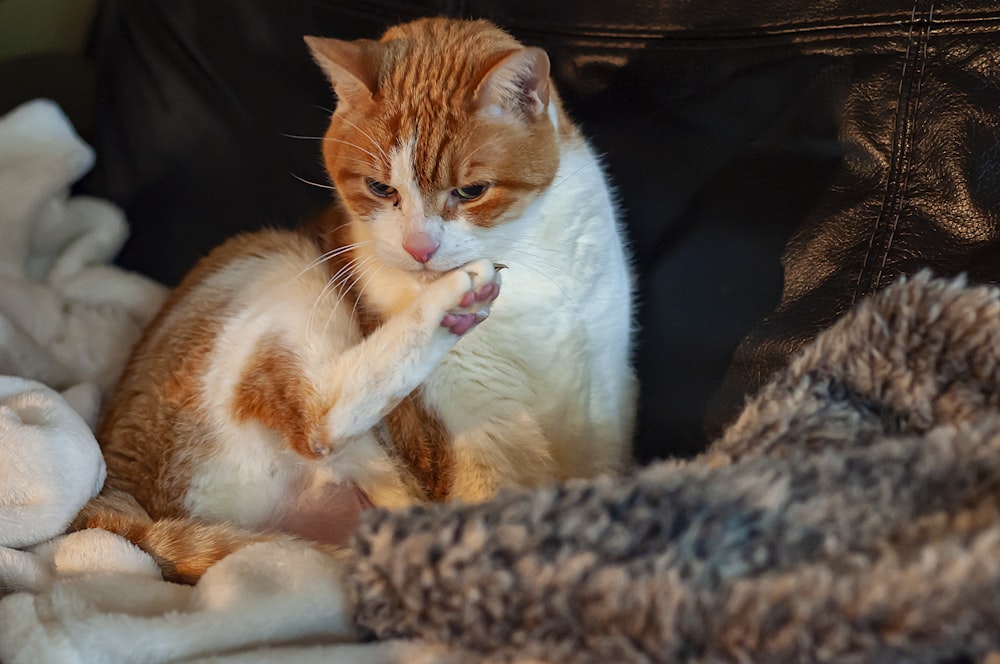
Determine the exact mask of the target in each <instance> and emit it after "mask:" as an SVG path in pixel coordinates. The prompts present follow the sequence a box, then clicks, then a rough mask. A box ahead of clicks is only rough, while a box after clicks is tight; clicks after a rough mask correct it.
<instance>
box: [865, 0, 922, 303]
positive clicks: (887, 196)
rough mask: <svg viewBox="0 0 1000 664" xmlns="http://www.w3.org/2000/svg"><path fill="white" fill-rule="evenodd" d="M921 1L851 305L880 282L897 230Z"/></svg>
mask: <svg viewBox="0 0 1000 664" xmlns="http://www.w3.org/2000/svg"><path fill="white" fill-rule="evenodd" d="M920 2H921V0H915V2H914V5H913V15H912V19H911V22H910V34H909V36H908V38H907V48H906V54H905V56H904V58H903V68H902V71H901V72H900V81H899V95H898V97H897V101H896V122H895V128H894V130H893V137H892V151H891V157H890V160H889V173H888V177H887V179H886V188H885V192H884V194H883V198H882V205H881V208H880V209H879V215H878V218H877V219H876V220H875V224H874V225H873V227H872V234H871V236H870V237H869V243H868V250H867V252H866V253H865V260H864V263H863V264H862V267H861V271H860V272H859V273H858V280H857V284H856V286H855V291H854V296H853V298H852V302H856V301H857V300H858V299H859V298H861V297H864V296H866V295H869V294H871V293H873V292H874V291H876V290H877V289H878V288H879V286H880V285H881V283H882V278H883V275H884V272H885V267H886V262H887V260H888V257H889V253H890V251H891V249H892V244H893V240H894V239H895V236H896V231H897V229H898V227H899V217H900V213H901V211H902V206H903V199H904V198H905V195H906V186H907V182H908V178H909V171H910V158H911V152H912V141H913V135H912V134H913V122H914V119H915V117H916V114H917V107H918V102H919V98H920V84H921V80H922V79H923V75H924V67H925V65H926V61H927V46H928V43H929V41H930V31H931V22H932V19H933V15H934V0H930V1H929V4H928V7H927V10H926V11H925V12H922V13H921V14H919V15H918V13H917V10H918V8H919V4H920Z"/></svg>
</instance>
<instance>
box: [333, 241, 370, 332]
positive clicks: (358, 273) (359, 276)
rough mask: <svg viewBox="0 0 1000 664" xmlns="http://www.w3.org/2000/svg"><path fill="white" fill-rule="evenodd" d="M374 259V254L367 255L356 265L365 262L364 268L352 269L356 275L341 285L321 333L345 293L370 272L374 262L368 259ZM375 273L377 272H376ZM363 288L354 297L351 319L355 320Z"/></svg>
mask: <svg viewBox="0 0 1000 664" xmlns="http://www.w3.org/2000/svg"><path fill="white" fill-rule="evenodd" d="M374 260H375V257H374V256H369V257H368V258H366V259H365V260H364V261H362V263H360V264H359V265H358V267H359V268H360V267H361V265H365V264H366V263H367V265H365V268H364V269H363V270H357V269H356V270H354V272H353V274H354V275H356V276H355V278H354V280H353V281H352V282H351V283H350V284H349V285H345V286H343V287H342V288H341V294H340V297H339V298H337V303H336V304H335V305H334V306H333V308H332V309H331V310H330V315H329V316H327V318H326V323H325V324H324V325H323V334H324V335H325V334H326V329H327V327H329V325H330V321H331V320H332V318H333V314H334V312H335V311H336V310H337V309H339V308H340V305H341V303H342V302H343V301H344V297H346V296H347V294H348V293H350V292H351V291H352V290H353V289H354V287H355V286H357V285H358V283H359V282H360V281H361V280H362V279H364V278H365V275H367V274H368V272H370V271H371V269H372V268H373V267H374V264H372V263H371V262H370V261H374ZM382 267H384V266H382ZM382 267H379V268H378V270H381V269H382ZM376 274H377V272H376ZM347 278H348V279H349V278H350V277H349V276H348V277H347ZM345 281H346V279H345ZM364 290H365V287H364V286H362V287H361V290H360V291H359V292H358V295H357V297H356V298H355V300H354V306H353V307H351V320H352V321H354V320H355V316H356V314H357V309H358V302H359V301H360V300H361V295H362V293H364Z"/></svg>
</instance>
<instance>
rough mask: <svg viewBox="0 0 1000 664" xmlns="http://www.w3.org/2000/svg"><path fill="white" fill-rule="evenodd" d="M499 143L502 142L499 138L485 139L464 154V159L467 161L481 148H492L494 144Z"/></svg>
mask: <svg viewBox="0 0 1000 664" xmlns="http://www.w3.org/2000/svg"><path fill="white" fill-rule="evenodd" d="M501 143H502V141H500V140H499V139H492V140H489V141H486V142H485V143H483V144H481V145H480V146H479V147H477V148H476V149H475V150H473V151H472V152H470V153H469V154H467V155H465V161H466V162H468V161H469V160H470V159H472V157H473V156H475V154H476V153H477V152H479V151H480V150H483V149H485V148H492V147H494V146H496V145H500V144H501Z"/></svg>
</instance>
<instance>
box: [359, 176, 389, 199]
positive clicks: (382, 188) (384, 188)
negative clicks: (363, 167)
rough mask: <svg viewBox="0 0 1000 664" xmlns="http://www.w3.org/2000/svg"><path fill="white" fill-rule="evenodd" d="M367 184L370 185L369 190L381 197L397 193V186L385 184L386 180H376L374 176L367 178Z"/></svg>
mask: <svg viewBox="0 0 1000 664" xmlns="http://www.w3.org/2000/svg"><path fill="white" fill-rule="evenodd" d="M365 184H367V185H368V189H369V191H371V192H372V193H373V194H375V195H376V196H379V197H381V198H388V197H389V196H393V195H395V193H396V188H395V187H393V186H391V185H388V184H385V183H384V182H379V181H378V180H374V179H372V178H365Z"/></svg>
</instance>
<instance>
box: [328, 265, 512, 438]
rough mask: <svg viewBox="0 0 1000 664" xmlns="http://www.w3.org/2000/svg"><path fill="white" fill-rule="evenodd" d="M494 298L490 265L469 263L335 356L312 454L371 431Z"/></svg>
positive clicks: (485, 312)
mask: <svg viewBox="0 0 1000 664" xmlns="http://www.w3.org/2000/svg"><path fill="white" fill-rule="evenodd" d="M499 294H500V280H499V275H498V272H497V269H496V268H495V267H494V265H493V264H492V263H490V262H489V261H486V260H478V261H474V262H472V263H468V264H466V265H464V266H463V267H461V268H458V269H456V270H453V271H451V272H449V273H447V274H445V275H443V276H442V277H441V278H439V279H436V280H435V281H432V282H430V283H429V284H427V286H425V287H424V289H423V290H422V291H421V292H420V294H419V295H418V296H417V297H416V298H415V299H414V301H413V302H412V303H411V304H410V305H409V307H407V308H406V309H404V310H403V311H402V312H400V313H399V314H397V315H395V316H393V317H391V318H389V319H388V320H387V321H386V322H385V323H384V324H383V325H382V326H381V327H379V328H378V329H377V330H375V331H374V332H373V333H372V334H370V335H369V336H368V337H366V338H365V339H364V340H363V341H362V342H361V343H360V344H358V345H357V346H354V347H353V348H350V349H349V350H347V351H346V352H344V353H343V354H341V355H340V356H339V357H338V358H337V360H336V361H335V363H334V365H333V367H331V370H330V372H329V375H328V378H329V383H328V389H329V391H327V392H325V393H326V394H331V395H334V399H333V401H332V404H331V406H330V408H329V410H328V411H327V413H326V422H325V425H326V426H325V427H324V429H325V431H324V432H323V435H322V436H319V437H317V439H316V440H314V441H313V443H312V449H313V452H314V453H315V454H316V455H317V456H322V455H326V454H330V453H331V452H333V451H334V450H335V449H336V448H337V446H338V445H339V444H341V443H343V442H345V441H348V440H350V439H351V438H353V437H355V436H358V435H360V434H363V433H365V432H367V431H368V430H369V429H371V428H372V427H373V426H375V425H376V424H377V423H378V422H379V421H380V420H381V419H382V418H383V417H384V416H385V415H386V414H387V413H388V412H389V411H390V410H392V409H393V408H394V407H395V406H396V405H397V404H398V403H399V402H400V401H401V400H402V399H403V398H404V397H406V396H407V395H408V394H410V393H411V392H412V391H413V390H415V389H416V388H417V387H418V386H419V385H420V384H421V383H423V382H424V381H426V380H427V377H428V376H429V375H430V373H431V372H432V371H433V370H434V368H435V367H436V366H437V365H438V363H439V362H440V361H441V358H443V357H444V356H445V354H446V353H447V352H448V351H449V350H451V348H452V347H453V346H454V345H455V343H456V342H457V341H458V340H459V338H461V337H462V336H463V335H465V334H467V333H468V332H469V331H470V330H472V329H473V328H474V327H476V326H477V325H479V324H480V323H481V322H483V321H484V320H485V319H486V318H487V316H488V315H489V307H490V305H491V304H492V302H493V300H495V299H496V298H497V296H498V295H499Z"/></svg>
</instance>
